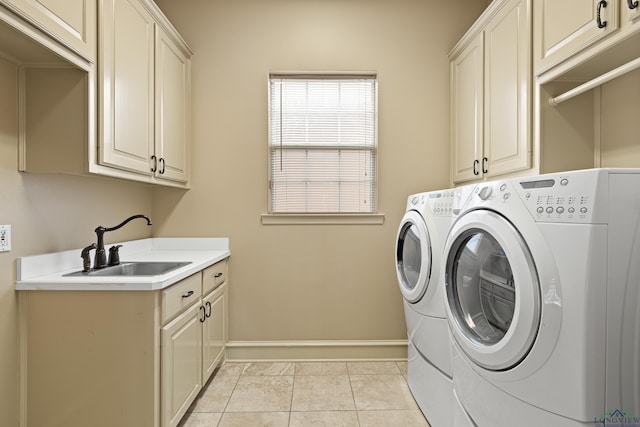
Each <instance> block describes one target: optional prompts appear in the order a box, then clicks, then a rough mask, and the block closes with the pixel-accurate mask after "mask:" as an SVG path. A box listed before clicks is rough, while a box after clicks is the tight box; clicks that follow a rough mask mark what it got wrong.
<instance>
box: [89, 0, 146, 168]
mask: <svg viewBox="0 0 640 427" xmlns="http://www.w3.org/2000/svg"><path fill="white" fill-rule="evenodd" d="M154 44H155V24H154V21H153V18H152V16H151V15H150V14H149V12H148V11H147V10H146V9H145V8H144V7H143V6H142V4H141V3H140V2H139V1H138V0H104V1H102V2H101V10H100V61H99V74H98V81H99V84H98V88H99V92H100V96H99V99H100V102H99V108H98V116H99V120H98V129H99V137H98V140H99V150H98V155H99V162H100V164H102V165H107V166H111V167H115V168H118V169H124V170H127V171H131V172H136V173H141V174H145V175H151V174H152V171H151V156H152V155H153V151H154V72H155V63H154Z"/></svg>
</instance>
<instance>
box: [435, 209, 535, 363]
mask: <svg viewBox="0 0 640 427" xmlns="http://www.w3.org/2000/svg"><path fill="white" fill-rule="evenodd" d="M446 253H447V254H448V255H447V264H446V279H445V286H446V292H447V303H448V304H447V305H448V312H449V313H448V314H450V316H449V317H450V324H451V325H452V332H453V335H454V337H455V339H456V341H457V343H458V345H459V346H460V347H461V348H462V350H463V351H464V352H465V353H466V354H467V356H468V357H469V358H470V359H472V361H473V362H475V363H476V364H478V365H480V366H482V367H484V368H487V369H490V370H504V369H508V368H510V367H512V366H515V365H516V364H518V363H519V362H520V361H521V360H522V358H523V357H524V356H525V355H526V354H527V353H528V351H529V349H530V348H531V346H532V345H533V341H534V339H535V336H536V334H537V330H538V326H539V322H540V310H541V308H540V299H541V298H540V286H539V283H538V278H537V273H536V269H535V265H534V263H533V259H532V257H531V254H530V252H529V249H528V248H527V246H526V244H525V242H524V240H523V238H522V236H521V235H520V234H519V233H518V231H517V230H516V229H515V228H514V227H513V226H512V225H511V223H510V222H509V221H507V220H506V219H505V218H504V217H502V216H501V215H499V214H497V213H495V212H493V211H488V210H477V211H472V212H470V213H468V214H466V215H465V216H464V217H462V218H460V220H459V221H458V223H456V225H455V226H454V228H453V229H452V234H451V236H450V242H449V243H448V244H447V252H446Z"/></svg>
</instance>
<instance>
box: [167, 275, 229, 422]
mask: <svg viewBox="0 0 640 427" xmlns="http://www.w3.org/2000/svg"><path fill="white" fill-rule="evenodd" d="M226 288H227V285H226V283H224V284H222V285H220V286H219V287H218V288H216V289H215V290H213V291H211V292H209V293H208V294H207V295H205V296H204V297H203V298H202V299H201V300H199V301H198V302H197V303H195V304H193V305H191V307H189V308H188V309H187V310H186V311H185V312H184V313H182V314H180V315H179V316H178V317H176V318H175V319H173V320H172V321H170V322H169V323H167V324H166V325H165V326H163V327H162V329H161V333H160V340H161V343H162V352H161V364H162V374H161V395H162V404H161V406H162V426H163V427H165V426H171V427H173V426H176V425H178V423H179V422H180V420H181V419H182V417H183V416H184V414H185V413H186V412H187V409H189V406H190V405H191V403H192V402H193V401H194V399H195V398H196V396H197V395H198V393H199V392H200V390H201V389H202V387H203V385H204V384H205V383H206V382H207V380H208V379H209V377H210V376H211V374H213V371H215V369H216V368H217V367H218V365H219V364H220V363H221V362H222V359H223V357H224V350H225V327H226V320H225V319H226V310H225V298H226ZM185 295H186V294H185Z"/></svg>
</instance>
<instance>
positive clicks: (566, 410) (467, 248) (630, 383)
mask: <svg viewBox="0 0 640 427" xmlns="http://www.w3.org/2000/svg"><path fill="white" fill-rule="evenodd" d="M444 284H445V296H444V297H445V301H446V304H445V307H446V311H447V319H448V323H449V327H450V330H451V334H452V336H453V343H454V357H453V379H454V391H455V395H456V396H457V397H458V399H459V401H460V403H461V404H462V406H463V408H464V412H465V415H468V416H469V418H470V419H471V420H473V423H475V424H476V425H477V426H480V427H485V426H487V427H507V426H508V427H511V426H514V425H517V426H523V427H526V426H532V427H533V426H536V427H538V426H541V425H545V426H554V427H562V426H585V425H589V426H604V425H605V423H607V422H608V424H606V425H624V426H632V425H633V426H638V425H640V170H638V169H592V170H584V171H573V172H566V173H556V174H548V175H541V176H538V177H533V178H531V177H530V178H520V179H511V180H505V181H495V182H488V183H481V184H478V185H476V187H475V190H474V191H473V192H472V197H470V198H469V200H467V201H466V202H465V203H464V205H463V206H461V209H460V211H459V212H458V215H457V218H456V219H455V222H454V224H453V225H452V227H451V230H450V233H449V236H448V238H447V242H446V245H445V279H444ZM620 418H625V420H623V421H624V422H625V423H627V422H628V423H627V424H624V423H618V424H615V423H616V422H619V421H620ZM454 425H455V423H454Z"/></svg>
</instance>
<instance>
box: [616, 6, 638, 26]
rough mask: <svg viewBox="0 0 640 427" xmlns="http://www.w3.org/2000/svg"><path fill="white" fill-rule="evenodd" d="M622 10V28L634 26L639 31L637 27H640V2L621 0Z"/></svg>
mask: <svg viewBox="0 0 640 427" xmlns="http://www.w3.org/2000/svg"><path fill="white" fill-rule="evenodd" d="M620 1H621V5H620V8H621V9H622V12H621V16H622V22H621V23H620V26H621V27H622V26H625V25H626V26H634V27H636V29H635V30H634V31H637V27H638V26H640V1H637V0H620Z"/></svg>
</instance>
